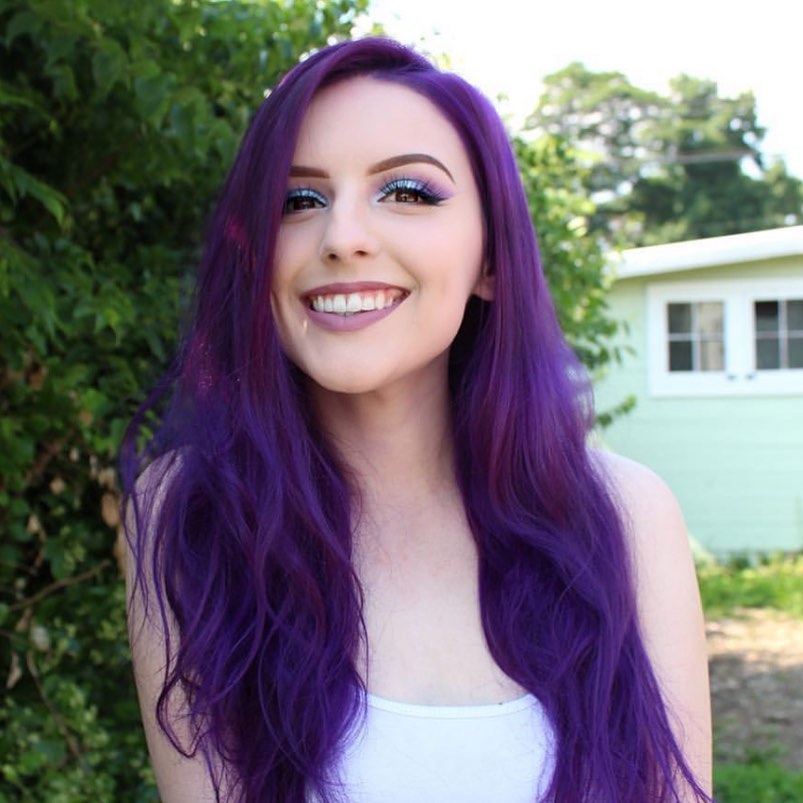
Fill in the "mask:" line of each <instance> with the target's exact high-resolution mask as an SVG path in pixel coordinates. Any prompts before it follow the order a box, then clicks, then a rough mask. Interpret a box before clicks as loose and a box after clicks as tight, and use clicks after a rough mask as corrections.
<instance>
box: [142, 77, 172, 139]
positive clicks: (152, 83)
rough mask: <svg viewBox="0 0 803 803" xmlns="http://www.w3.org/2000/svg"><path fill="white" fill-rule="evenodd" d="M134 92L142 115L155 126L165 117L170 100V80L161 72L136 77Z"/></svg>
mask: <svg viewBox="0 0 803 803" xmlns="http://www.w3.org/2000/svg"><path fill="white" fill-rule="evenodd" d="M134 93H135V94H136V99H137V110H138V112H139V114H140V116H141V117H142V118H143V119H144V120H145V121H146V122H148V123H150V124H151V125H152V126H154V127H158V126H159V124H160V123H161V121H162V119H163V118H164V116H165V114H166V112H167V108H168V105H169V100H170V82H169V80H168V78H167V77H166V76H164V75H161V74H159V73H157V74H155V75H146V76H141V77H139V78H135V79H134Z"/></svg>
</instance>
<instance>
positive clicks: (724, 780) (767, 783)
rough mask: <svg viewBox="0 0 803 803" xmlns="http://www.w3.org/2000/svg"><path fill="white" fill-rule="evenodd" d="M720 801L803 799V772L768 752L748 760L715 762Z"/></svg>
mask: <svg viewBox="0 0 803 803" xmlns="http://www.w3.org/2000/svg"><path fill="white" fill-rule="evenodd" d="M714 797H715V799H716V801H717V803H800V801H801V800H803V772H790V771H789V770H786V769H784V768H783V767H782V766H781V765H780V764H778V763H776V762H775V761H773V760H772V758H771V757H768V756H764V755H754V756H753V757H752V758H751V760H750V761H748V762H747V763H744V764H715V765H714Z"/></svg>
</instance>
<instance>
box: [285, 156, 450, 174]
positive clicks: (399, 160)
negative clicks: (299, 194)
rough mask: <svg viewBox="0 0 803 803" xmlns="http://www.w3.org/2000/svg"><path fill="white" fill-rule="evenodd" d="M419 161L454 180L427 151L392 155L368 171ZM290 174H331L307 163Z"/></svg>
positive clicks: (292, 169)
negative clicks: (308, 165) (433, 166)
mask: <svg viewBox="0 0 803 803" xmlns="http://www.w3.org/2000/svg"><path fill="white" fill-rule="evenodd" d="M418 162H424V163H426V164H431V165H435V167H437V168H438V169H439V170H442V171H443V172H444V173H446V175H447V176H449V178H450V179H451V180H452V181H454V176H453V175H452V174H451V172H449V169H448V168H447V167H446V165H445V164H443V162H441V161H440V160H439V159H436V158H435V157H434V156H430V155H429V154H427V153H402V154H399V155H398V156H390V157H389V158H387V159H382V161H381V162H377V163H376V164H373V165H371V166H370V167H369V168H368V173H369V174H370V175H373V174H374V173H382V172H384V171H385V170H390V169H392V168H394V167H401V166H402V165H408V164H416V163H418ZM290 175H291V176H292V177H294V178H329V174H328V173H327V172H326V171H325V170H321V169H320V168H318V167H306V166H305V165H292V166H291V167H290Z"/></svg>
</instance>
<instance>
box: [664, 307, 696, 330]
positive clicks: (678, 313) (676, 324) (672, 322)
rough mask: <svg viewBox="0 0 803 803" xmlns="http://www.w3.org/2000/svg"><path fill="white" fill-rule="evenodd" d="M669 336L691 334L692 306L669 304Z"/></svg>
mask: <svg viewBox="0 0 803 803" xmlns="http://www.w3.org/2000/svg"><path fill="white" fill-rule="evenodd" d="M667 312H668V315H669V334H670V335H682V334H688V333H689V332H691V304H667Z"/></svg>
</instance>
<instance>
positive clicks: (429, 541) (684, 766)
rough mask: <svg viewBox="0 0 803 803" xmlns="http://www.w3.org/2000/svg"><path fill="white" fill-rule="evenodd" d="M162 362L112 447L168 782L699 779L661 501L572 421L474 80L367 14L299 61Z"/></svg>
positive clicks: (420, 785) (493, 128)
mask: <svg viewBox="0 0 803 803" xmlns="http://www.w3.org/2000/svg"><path fill="white" fill-rule="evenodd" d="M176 366H177V367H176V372H175V374H174V375H171V376H170V377H168V381H166V382H165V383H164V385H163V387H165V388H171V389H172V398H171V403H170V404H169V405H168V407H167V412H166V413H165V414H164V419H163V424H162V426H161V429H160V430H159V432H158V433H157V435H156V437H155V438H153V440H152V441H151V442H150V444H149V445H148V447H147V448H146V450H145V452H144V453H143V454H141V455H135V454H134V452H133V447H130V448H129V451H128V452H127V454H126V455H125V459H124V464H125V465H126V466H127V467H128V499H129V501H130V505H129V511H130V514H129V517H128V535H129V543H130V546H131V550H132V560H131V561H129V563H130V566H131V571H130V574H129V595H130V596H129V598H130V604H129V620H130V626H131V640H132V649H133V656H134V664H135V671H136V679H137V686H138V689H139V694H140V700H141V705H142V713H143V720H144V723H145V729H146V734H147V737H148V743H149V746H150V750H151V756H152V759H153V764H154V768H155V770H156V775H157V779H158V783H159V789H160V792H161V794H162V798H163V800H164V801H165V803H177V802H178V801H187V802H188V803H189V802H190V801H193V803H194V801H198V800H214V799H225V800H232V801H235V800H236V801H248V803H251V801H253V803H257V802H258V801H259V803H263V802H264V801H275V803H279V802H281V803H311V801H323V803H334V802H335V801H353V802H354V803H374V802H375V801H378V800H382V801H385V802H386V803H408V802H412V801H415V803H426V802H427V801H430V802H431V803H435V802H436V801H438V802H442V801H451V800H459V801H461V803H487V801H490V800H494V801H502V803H535V801H550V802H552V803H588V801H592V800H593V801H594V803H644V802H645V801H651V802H652V801H655V802H656V803H660V802H662V801H676V802H677V801H684V802H688V801H708V800H710V798H709V797H708V795H707V793H706V791H705V790H706V789H707V788H708V784H709V780H708V774H709V771H710V768H709V750H710V725H709V716H708V699H707V686H706V674H705V652H704V650H705V645H704V638H703V632H702V624H701V615H700V608H699V598H698V596H697V590H696V586H695V580H694V572H693V567H692V563H691V560H690V556H689V550H688V545H687V540H686V536H685V530H684V528H683V521H682V518H681V516H680V514H679V511H678V509H677V506H676V504H675V503H674V500H673V499H672V497H671V495H670V494H669V493H668V491H667V490H666V488H665V487H664V486H663V485H662V484H661V482H660V481H659V480H658V479H657V478H655V477H654V476H652V475H651V474H649V473H648V472H646V471H645V470H644V469H642V468H641V467H639V466H636V465H634V464H631V463H627V462H625V461H622V460H619V459H616V458H614V457H613V456H610V455H608V456H603V455H600V454H597V453H593V452H591V451H589V449H588V448H587V446H586V440H585V436H586V432H587V426H588V421H589V420H590V417H589V412H588V410H589V402H588V398H587V395H588V394H587V389H586V388H585V387H584V386H582V385H581V384H579V383H578V377H579V376H580V372H579V370H578V366H577V364H576V361H575V359H574V357H573V355H572V353H571V351H570V350H569V349H568V347H567V346H566V344H565V342H564V340H563V338H562V336H561V333H560V331H559V328H558V324H557V321H556V318H555V314H554V310H553V308H552V303H551V301H550V298H549V294H548V292H547V289H546V285H545V282H544V278H543V274H542V272H541V269H540V265H539V262H538V254H537V248H536V242H535V236H534V232H533V230H532V225H531V223H530V219H529V213H528V209H527V203H526V199H525V197H524V193H523V191H522V188H521V184H520V182H519V179H518V176H517V173H516V164H515V160H514V157H513V154H512V152H511V149H510V146H509V144H508V142H507V138H506V134H505V130H504V127H503V125H502V123H501V122H500V120H499V118H498V117H497V116H496V114H495V113H494V112H493V109H492V107H491V106H490V104H489V103H488V101H487V100H485V99H484V98H483V97H482V96H481V95H480V94H479V93H477V92H476V90H474V89H473V88H472V87H471V86H469V85H468V84H466V83H465V82H464V81H463V80H462V79H460V78H458V77H457V76H455V75H451V74H448V73H441V72H439V71H438V70H436V69H435V68H434V67H432V66H431V65H430V64H429V63H428V62H427V61H426V60H424V59H423V58H421V57H420V56H418V55H416V54H415V53H413V52H411V51H410V50H407V49H405V48H403V47H401V46H399V45H397V44H395V43H393V42H390V41H387V40H378V39H366V40H362V41H359V42H351V43H344V44H340V45H335V46H333V47H331V48H328V49H326V50H323V51H321V52H319V53H316V54H314V55H313V56H311V57H310V58H309V59H307V60H306V61H304V62H303V63H301V64H300V65H298V66H297V67H296V68H295V69H294V70H293V71H291V72H290V73H289V74H288V75H287V76H286V77H285V78H284V79H283V80H282V82H281V83H280V84H279V86H278V87H277V88H276V89H275V90H274V91H273V92H272V93H271V95H270V97H269V98H268V99H267V100H266V102H265V104H264V105H263V107H262V108H261V109H260V111H259V112H258V114H257V115H256V117H255V119H254V122H253V124H252V126H251V128H250V130H249V132H248V134H247V136H246V138H245V140H244V142H243V145H242V148H241V150H240V153H239V155H238V157H237V160H236V162H235V164H234V167H233V168H232V172H231V175H230V177H229V180H228V182H227V185H226V187H225V189H224V191H223V194H222V196H221V201H220V206H219V209H218V212H217V215H216V217H215V220H214V223H213V226H212V228H211V231H210V236H209V241H208V244H207V249H206V253H205V256H204V260H203V264H202V266H201V271H200V275H199V279H198V289H197V303H196V310H195V315H194V319H193V322H192V325H191V327H190V329H189V331H188V333H187V335H186V338H185V345H184V347H183V349H182V351H181V353H180V354H179V357H178V360H177V363H176ZM158 401H159V397H158V394H154V396H153V397H151V399H149V401H148V402H147V403H146V404H145V405H144V406H143V410H142V412H141V414H140V416H139V417H138V419H137V420H136V421H135V422H134V424H133V426H132V429H131V432H130V438H129V443H130V444H133V442H134V439H135V437H136V435H137V432H138V428H139V427H140V422H141V420H142V416H144V415H145V414H146V412H147V411H149V410H153V409H155V408H156V405H157V402H158ZM137 475H138V479H137Z"/></svg>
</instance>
